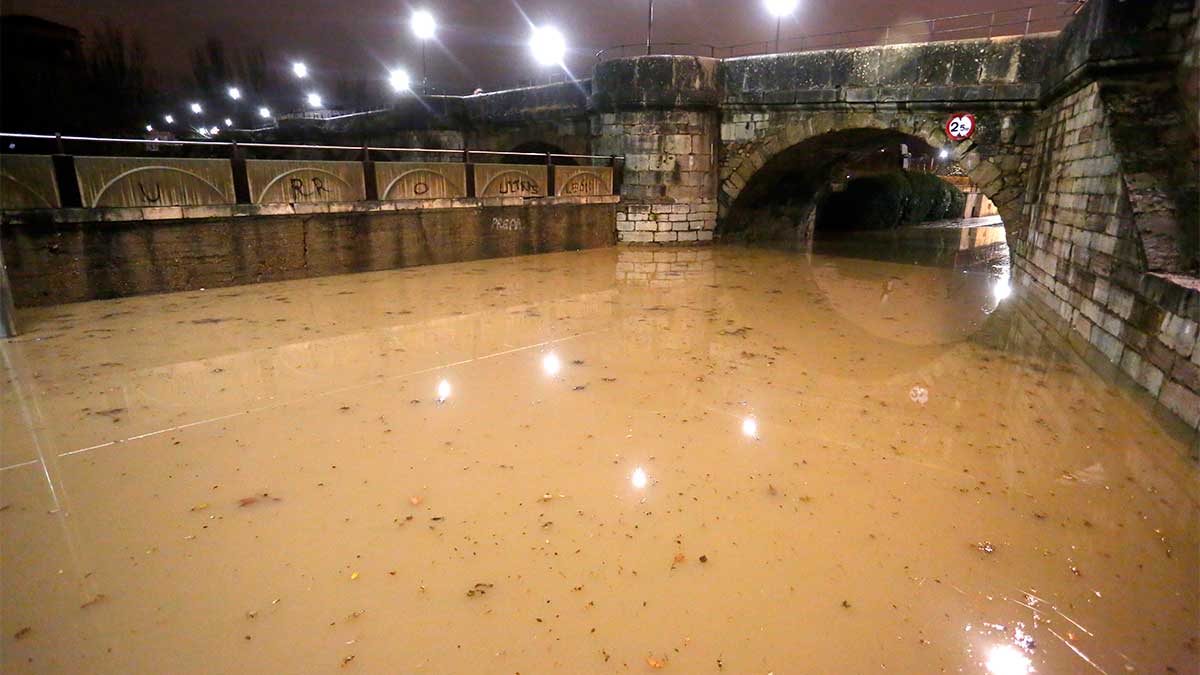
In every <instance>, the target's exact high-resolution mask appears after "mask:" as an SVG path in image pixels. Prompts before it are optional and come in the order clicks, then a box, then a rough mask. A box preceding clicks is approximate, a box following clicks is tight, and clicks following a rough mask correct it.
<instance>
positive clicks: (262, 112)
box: [258, 105, 271, 119]
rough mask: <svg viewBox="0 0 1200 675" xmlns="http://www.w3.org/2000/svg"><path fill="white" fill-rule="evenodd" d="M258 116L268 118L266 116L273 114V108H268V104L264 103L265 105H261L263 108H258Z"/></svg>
mask: <svg viewBox="0 0 1200 675" xmlns="http://www.w3.org/2000/svg"><path fill="white" fill-rule="evenodd" d="M258 116H259V117H261V118H263V119H266V118H268V117H270V116H271V109H270V108H268V107H267V106H265V105H264V106H263V107H261V108H259V109H258Z"/></svg>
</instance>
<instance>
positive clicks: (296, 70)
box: [292, 61, 308, 78]
mask: <svg viewBox="0 0 1200 675" xmlns="http://www.w3.org/2000/svg"><path fill="white" fill-rule="evenodd" d="M292 74H293V75H295V76H296V77H299V78H305V77H308V66H306V65H304V62H302V61H297V62H295V63H293V64H292Z"/></svg>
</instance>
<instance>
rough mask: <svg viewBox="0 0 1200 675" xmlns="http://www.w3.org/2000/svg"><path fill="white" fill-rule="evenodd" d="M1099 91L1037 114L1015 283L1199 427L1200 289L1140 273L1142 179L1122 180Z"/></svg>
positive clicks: (1015, 244)
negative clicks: (1199, 338)
mask: <svg viewBox="0 0 1200 675" xmlns="http://www.w3.org/2000/svg"><path fill="white" fill-rule="evenodd" d="M1103 89H1104V85H1103V84H1101V83H1098V82H1093V83H1092V84H1089V85H1087V86H1085V87H1083V88H1081V89H1078V90H1077V91H1075V92H1074V93H1071V94H1069V95H1067V96H1064V97H1062V98H1061V99H1059V100H1057V101H1055V102H1053V103H1052V104H1050V105H1049V106H1048V107H1047V108H1046V110H1044V111H1043V112H1042V114H1041V118H1040V121H1039V128H1038V139H1037V143H1036V145H1035V148H1034V157H1035V162H1034V166H1033V167H1032V172H1031V175H1030V178H1029V186H1028V192H1027V195H1026V203H1025V208H1024V213H1023V218H1022V220H1023V226H1024V231H1023V232H1021V233H1019V234H1018V235H1014V234H1013V233H1011V232H1010V244H1011V246H1012V249H1013V262H1014V267H1015V268H1016V275H1015V278H1016V280H1017V283H1018V284H1019V285H1020V286H1021V287H1022V288H1023V289H1024V291H1025V292H1026V293H1027V294H1029V295H1030V296H1032V297H1034V298H1036V299H1037V300H1039V301H1040V302H1042V303H1043V304H1044V305H1045V306H1047V307H1049V308H1051V310H1052V311H1054V312H1055V313H1056V314H1057V316H1058V317H1059V318H1060V319H1061V322H1062V325H1064V326H1069V327H1070V332H1071V334H1072V335H1073V339H1074V340H1075V341H1077V342H1079V343H1081V344H1082V345H1086V346H1088V347H1090V348H1094V349H1095V350H1097V351H1098V352H1100V353H1101V354H1103V355H1104V357H1105V358H1106V359H1107V360H1108V361H1109V362H1111V363H1112V364H1114V365H1115V366H1118V367H1119V368H1120V369H1121V370H1122V371H1124V372H1125V373H1126V374H1127V375H1128V376H1129V377H1131V378H1132V379H1133V380H1135V381H1136V382H1138V383H1139V384H1140V385H1141V386H1142V387H1143V388H1145V390H1146V391H1147V392H1149V393H1150V395H1151V396H1153V397H1154V398H1155V400H1157V401H1158V402H1159V403H1160V404H1161V405H1162V406H1163V407H1164V408H1166V409H1168V410H1170V411H1171V412H1172V413H1174V414H1175V415H1177V416H1179V417H1180V418H1181V419H1183V420H1184V421H1185V422H1186V423H1187V424H1189V425H1190V426H1192V427H1194V428H1200V347H1198V345H1197V341H1198V337H1200V330H1198V328H1200V283H1196V282H1195V281H1194V280H1192V281H1188V280H1186V279H1183V278H1177V277H1172V276H1171V275H1165V274H1152V273H1148V272H1147V262H1146V250H1145V246H1144V244H1143V237H1142V236H1141V233H1140V232H1139V229H1138V225H1137V218H1136V215H1137V211H1138V209H1139V208H1141V206H1140V200H1139V198H1138V195H1140V194H1143V192H1142V191H1144V190H1145V189H1146V185H1145V181H1147V180H1149V178H1148V177H1147V176H1145V175H1137V174H1135V175H1130V174H1127V173H1126V172H1125V171H1124V170H1123V166H1122V162H1123V159H1124V158H1123V157H1122V155H1121V154H1120V152H1119V151H1118V147H1117V144H1116V143H1115V142H1114V139H1113V129H1114V127H1113V119H1114V116H1113V115H1112V114H1110V107H1109V106H1108V105H1106V99H1105V96H1104V91H1103ZM1131 188H1132V189H1131ZM1160 206H1161V204H1160Z"/></svg>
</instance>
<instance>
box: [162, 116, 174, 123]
mask: <svg viewBox="0 0 1200 675" xmlns="http://www.w3.org/2000/svg"><path fill="white" fill-rule="evenodd" d="M163 119H164V120H165V121H166V122H167V124H174V123H175V116H174V115H163Z"/></svg>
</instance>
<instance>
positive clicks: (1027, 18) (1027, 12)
mask: <svg viewBox="0 0 1200 675" xmlns="http://www.w3.org/2000/svg"><path fill="white" fill-rule="evenodd" d="M1031 23H1033V8H1032V7H1029V8H1027V9H1026V10H1025V35H1029V24H1031Z"/></svg>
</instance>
